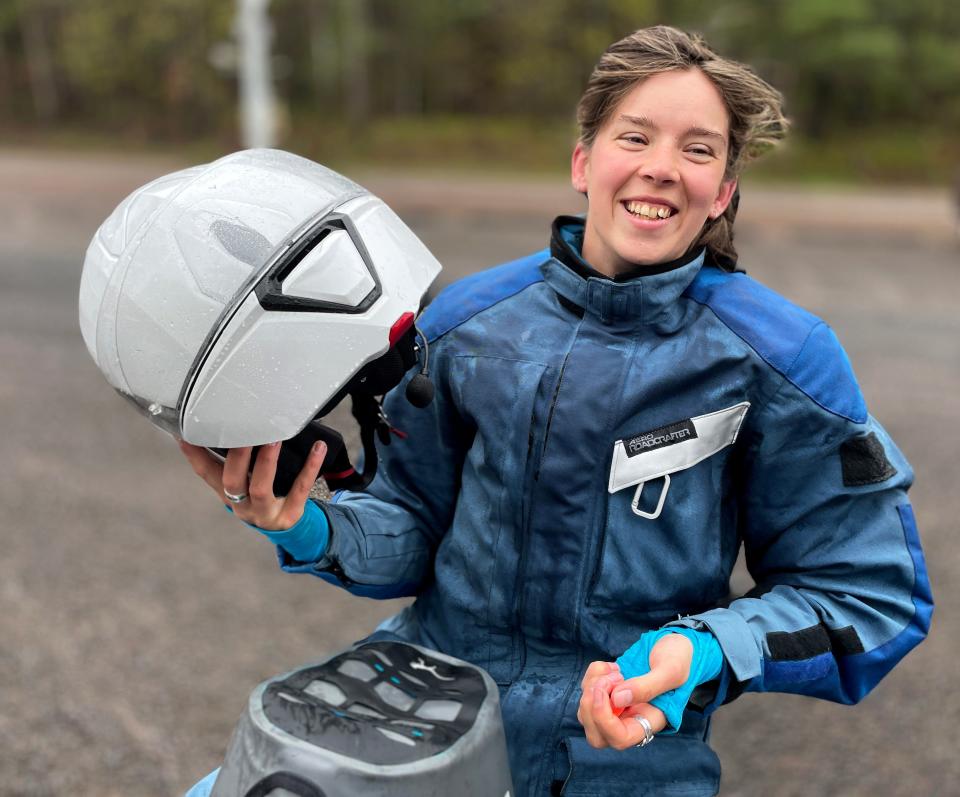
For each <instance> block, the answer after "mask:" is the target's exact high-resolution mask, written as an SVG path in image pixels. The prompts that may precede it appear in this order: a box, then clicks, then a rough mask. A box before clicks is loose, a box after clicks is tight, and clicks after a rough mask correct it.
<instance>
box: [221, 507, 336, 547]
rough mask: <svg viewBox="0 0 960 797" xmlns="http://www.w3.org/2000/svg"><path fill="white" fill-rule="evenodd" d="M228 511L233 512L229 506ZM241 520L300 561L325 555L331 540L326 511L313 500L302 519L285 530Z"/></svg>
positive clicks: (305, 508)
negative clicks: (274, 529) (261, 526)
mask: <svg viewBox="0 0 960 797" xmlns="http://www.w3.org/2000/svg"><path fill="white" fill-rule="evenodd" d="M225 506H226V505H225ZM227 511H228V512H231V513H232V512H233V510H232V509H231V508H230V507H229V506H228V507H227ZM240 522H241V523H243V525H244V526H247V527H249V528H251V529H253V530H254V531H258V532H260V533H261V534H262V535H263V536H264V537H266V538H267V539H268V540H270V542H272V543H273V544H274V545H279V546H280V547H281V548H283V550H285V551H286V552H287V553H288V554H290V556H292V557H293V558H294V559H296V560H297V561H298V562H316V561H317V560H318V559H319V558H320V557H321V556H323V554H324V552H325V551H326V550H327V543H328V542H329V541H330V523H329V521H328V520H327V516H326V514H325V513H324V511H323V510H322V509H321V508H320V507H319V506H318V505H317V504H316V503H315V502H313V501H307V503H306V504H304V507H303V514H302V515H301V516H300V520H298V521H297V522H296V523H295V524H294V525H292V526H291V527H290V528H288V529H284V530H283V531H269V530H267V529H262V528H260V527H259V526H254V525H253V524H252V523H247V522H245V521H240Z"/></svg>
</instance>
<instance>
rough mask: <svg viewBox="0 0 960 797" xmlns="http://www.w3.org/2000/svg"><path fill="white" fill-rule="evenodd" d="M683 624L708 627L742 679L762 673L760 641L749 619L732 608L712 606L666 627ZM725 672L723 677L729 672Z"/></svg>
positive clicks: (738, 678)
mask: <svg viewBox="0 0 960 797" xmlns="http://www.w3.org/2000/svg"><path fill="white" fill-rule="evenodd" d="M670 626H680V627H681V628H693V629H695V630H697V631H703V630H708V631H710V632H711V633H712V634H713V635H714V636H715V637H716V638H717V642H719V643H720V649H721V650H722V651H723V658H724V659H725V660H726V662H727V664H728V665H729V669H730V670H731V671H732V674H733V677H734V678H736V679H737V680H738V681H749V680H750V679H751V678H756V677H757V676H758V675H760V667H761V652H760V649H759V647H758V646H757V641H756V639H755V638H754V636H753V632H752V631H751V630H750V626H749V625H747V621H746V620H744V619H743V617H741V616H740V615H739V614H737V613H736V612H735V611H732V610H731V609H711V610H710V611H707V612H703V613H701V614H691V615H690V616H689V617H681V618H680V619H679V620H674V621H673V622H670V623H667V624H666V626H664V627H665V628H669V627H670ZM726 669H727V668H726V667H725V668H724V670H723V671H722V672H721V679H722V678H723V675H724V673H725V672H726Z"/></svg>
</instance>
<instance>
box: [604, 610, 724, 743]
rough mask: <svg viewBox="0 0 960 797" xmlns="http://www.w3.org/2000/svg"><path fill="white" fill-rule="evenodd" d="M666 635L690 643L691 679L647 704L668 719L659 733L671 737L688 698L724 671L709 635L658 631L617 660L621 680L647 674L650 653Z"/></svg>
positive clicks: (686, 630) (688, 630)
mask: <svg viewBox="0 0 960 797" xmlns="http://www.w3.org/2000/svg"><path fill="white" fill-rule="evenodd" d="M667 634H682V635H683V636H685V637H686V638H687V639H689V640H690V641H691V642H692V643H693V659H692V660H691V662H690V676H689V677H688V678H687V680H686V683H684V684H683V686H678V687H677V688H676V689H671V690H670V691H669V692H664V693H663V694H662V695H657V696H656V697H655V698H653V700H651V701H650V704H651V705H654V706H656V707H657V708H658V709H660V710H661V711H662V712H663V713H664V715H665V716H666V718H667V727H666V728H664V729H663V730H662V731H661V733H664V734H667V735H670V734H674V733H676V732H677V731H679V730H680V721H681V720H682V719H683V710H684V709H685V708H686V707H687V703H689V702H690V695H692V694H693V690H694V689H696V688H697V687H698V686H700V684H705V683H707V681H712V680H713V679H714V678H716V677H717V676H718V675H720V672H721V670H722V669H723V651H722V650H721V649H720V643H719V642H717V638H716V637H715V636H714V635H713V634H711V633H710V632H709V631H694V630H693V629H692V628H661V629H660V630H659V631H647V632H646V633H645V634H643V635H642V636H641V637H640V639H638V640H637V641H636V642H634V643H633V644H632V645H631V646H630V647H629V648H628V649H627V651H626V652H625V653H624V654H623V655H622V656H620V658H619V659H617V664H618V665H619V666H620V672H621V674H622V675H623V677H624V679H629V678H636V677H637V676H638V675H646V674H647V673H648V672H650V651H651V650H653V646H654V645H655V644H656V643H657V642H658V641H659V640H660V639H661V638H662V637H665V636H666V635H667Z"/></svg>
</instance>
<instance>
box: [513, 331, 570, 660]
mask: <svg viewBox="0 0 960 797" xmlns="http://www.w3.org/2000/svg"><path fill="white" fill-rule="evenodd" d="M575 341H576V334H575V335H574V340H573V341H571V343H570V348H569V349H567V353H566V354H565V355H564V357H563V363H562V364H561V365H560V373H559V374H558V376H557V384H556V387H554V389H553V396H552V397H551V399H550V409H549V410H548V412H547V423H546V426H545V427H544V430H543V442H542V443H541V444H540V458H539V459H538V460H537V467H536V469H535V470H534V472H533V484H536V483H537V482H538V481H539V480H540V469H541V467H542V466H543V459H544V456H545V455H546V450H547V439H548V438H549V437H550V426H551V424H552V423H553V413H554V411H555V410H556V407H557V398H558V396H559V395H560V383H561V382H563V373H564V371H566V369H567V361H568V360H569V359H570V353H571V352H572V351H573V346H574V343H575ZM532 420H533V417H532V416H531V421H532ZM533 442H534V434H533V423H532V422H531V424H530V434H529V435H528V437H527V452H528V453H527V455H528V457H529V454H530V452H531V450H532V448H533ZM524 493H525V495H526V496H527V498H526V500H527V501H530V502H532V500H533V490H532V489H531V490H530V491H529V493H528V492H527V491H526V490H525V491H524ZM532 511H533V509H532V506H525V507H524V515H525V516H524V523H523V539H522V544H521V547H520V561H519V562H518V563H517V580H516V587H515V592H516V593H517V594H518V595H519V598H518V600H517V615H516V617H517V644H518V645H519V648H520V649H519V659H520V668H519V671H520V672H523V668H524V667H525V666H526V664H527V635H526V634H525V633H524V630H523V614H524V609H525V608H526V603H527V591H526V590H525V589H524V583H523V582H524V575H525V574H526V568H527V550H528V548H529V546H530V513H531V512H532Z"/></svg>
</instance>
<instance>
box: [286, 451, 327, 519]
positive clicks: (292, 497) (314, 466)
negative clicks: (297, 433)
mask: <svg viewBox="0 0 960 797" xmlns="http://www.w3.org/2000/svg"><path fill="white" fill-rule="evenodd" d="M326 456H327V444H326V443H324V442H323V441H322V440H317V442H316V443H314V444H313V447H312V448H311V449H310V453H309V454H308V455H307V461H306V462H304V463H303V467H302V468H301V469H300V473H299V474H297V478H296V480H295V481H294V482H293V487H291V488H290V492H289V493H288V494H287V499H286V502H285V504H284V506H285V508H286V507H289V508H290V509H291V511H292V512H294V513H297V514H298V517H296V518H294V519H293V522H294V523H296V522H297V520H299V519H300V518H299V515H302V514H303V505H304V504H305V503H306V502H307V498H308V497H309V496H310V490H312V489H313V485H314V484H316V482H317V479H318V478H319V477H320V467H321V466H322V465H323V459H324V457H326ZM291 525H293V524H291Z"/></svg>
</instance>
